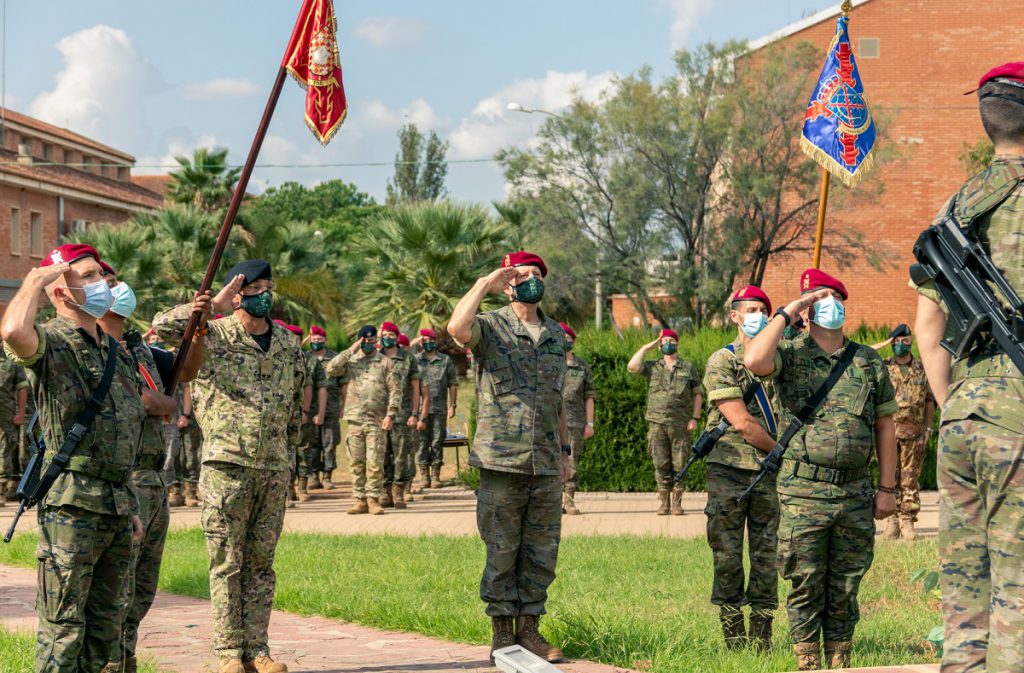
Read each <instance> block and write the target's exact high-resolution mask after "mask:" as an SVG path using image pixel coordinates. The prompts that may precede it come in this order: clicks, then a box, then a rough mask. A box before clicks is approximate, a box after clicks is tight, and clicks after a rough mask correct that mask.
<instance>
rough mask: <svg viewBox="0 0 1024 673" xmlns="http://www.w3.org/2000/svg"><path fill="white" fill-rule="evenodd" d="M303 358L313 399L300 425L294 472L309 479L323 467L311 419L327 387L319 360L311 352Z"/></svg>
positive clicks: (318, 438) (324, 372) (318, 433)
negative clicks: (304, 420)
mask: <svg viewBox="0 0 1024 673" xmlns="http://www.w3.org/2000/svg"><path fill="white" fill-rule="evenodd" d="M303 357H304V358H305V362H306V381H307V382H309V383H311V384H312V386H313V398H312V401H311V402H310V403H309V413H308V414H307V415H306V422H305V423H303V425H302V433H301V437H302V439H301V441H300V443H299V447H298V452H297V454H298V455H297V458H298V461H297V463H296V470H295V471H296V473H297V474H298V475H299V476H300V477H311V476H314V475H316V473H317V472H319V471H320V470H322V469H323V465H321V464H320V456H321V454H322V453H323V451H322V449H321V447H320V427H319V426H317V425H316V424H315V423H313V417H314V416H316V414H317V412H318V411H319V410H320V403H319V400H318V397H319V395H320V391H321V390H323V389H324V388H326V387H327V372H326V371H324V366H323V363H321V362H320V358H318V357H317V356H315V355H313V354H312V353H311V352H309V351H303ZM325 415H326V414H325ZM301 416H302V409H299V417H300V418H299V420H300V421H301V420H302V418H301Z"/></svg>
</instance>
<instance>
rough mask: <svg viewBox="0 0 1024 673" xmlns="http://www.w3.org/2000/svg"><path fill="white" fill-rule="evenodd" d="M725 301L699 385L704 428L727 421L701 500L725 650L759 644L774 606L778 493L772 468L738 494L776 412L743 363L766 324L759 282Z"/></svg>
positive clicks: (769, 443) (769, 387) (768, 390)
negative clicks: (723, 340)
mask: <svg viewBox="0 0 1024 673" xmlns="http://www.w3.org/2000/svg"><path fill="white" fill-rule="evenodd" d="M729 307H730V311H729V318H730V320H731V321H732V323H733V324H734V325H736V328H737V329H736V332H737V333H736V339H735V340H734V341H733V342H732V344H730V345H729V346H728V347H726V348H721V349H719V350H717V351H715V352H714V353H713V354H712V355H711V358H710V359H709V360H708V365H707V368H706V370H705V372H704V389H705V390H706V391H707V395H708V401H709V402H711V408H710V409H709V410H708V424H707V430H708V431H710V430H711V429H713V428H715V427H716V426H717V425H718V424H719V423H720V422H721V421H722V419H723V417H724V418H725V419H726V420H728V422H729V424H730V425H729V429H728V430H726V432H725V434H724V435H722V437H721V438H720V439H719V440H718V443H717V444H715V448H714V449H713V450H712V451H711V453H710V454H709V455H708V457H707V470H708V471H707V479H708V504H707V507H706V508H705V510H704V513H705V514H706V515H707V517H708V524H707V534H708V544H709V545H710V546H711V551H712V553H713V555H714V564H715V575H714V582H713V585H712V589H711V603H712V604H713V605H717V606H718V608H719V619H720V621H721V623H722V633H723V635H724V637H725V644H726V646H727V647H728V648H729V649H736V648H738V647H742V646H743V645H744V644H746V643H747V642H750V643H751V644H753V645H755V646H756V647H758V648H760V649H762V650H767V649H768V648H770V647H771V643H772V621H773V619H774V616H775V610H776V608H778V607H779V589H778V586H779V581H778V575H777V574H776V571H775V555H776V552H777V550H778V537H777V532H778V528H779V497H778V494H777V493H776V491H775V475H769V476H766V477H765V478H764V479H762V480H761V482H760V483H758V485H757V487H756V488H755V489H754V490H753V492H751V494H750V495H749V496H747V497H746V498H745V499H744V500H743V501H742V502H741V501H740V497H741V496H742V495H743V492H744V491H746V489H747V487H748V486H749V485H750V483H751V482H752V481H753V480H754V477H755V476H756V474H757V472H758V470H759V469H760V467H761V464H760V460H761V458H763V457H764V454H765V453H767V452H769V451H771V450H772V449H773V448H774V447H775V435H776V434H777V427H778V423H779V417H778V413H779V412H780V411H781V410H782V401H781V399H780V398H779V391H778V387H777V386H776V385H775V381H774V380H772V379H764V380H761V379H756V378H755V377H754V376H753V375H752V374H751V373H750V372H749V371H747V368H746V367H744V366H743V355H744V352H745V349H746V346H747V344H749V343H750V340H751V339H753V338H754V337H755V336H757V335H758V333H759V332H760V331H761V330H762V329H764V326H765V325H767V324H768V316H770V315H771V312H772V303H771V300H770V299H769V298H768V295H766V294H765V293H764V292H763V291H762V290H761V288H759V287H756V286H754V285H748V286H746V287H743V288H740V289H739V290H737V291H736V292H735V293H734V294H733V296H732V298H731V300H730V305H729ZM755 383H757V385H759V386H760V389H761V391H762V394H760V395H757V396H756V397H755V398H754V399H752V400H751V401H750V403H749V404H744V403H743V395H744V393H745V392H746V391H747V390H749V389H750V387H751V386H752V385H755ZM744 536H745V537H746V539H747V544H748V555H749V558H750V579H749V582H747V581H746V579H745V578H744V572H743V539H744ZM745 605H749V606H750V629H749V631H748V630H747V629H745V627H744V624H743V606H745Z"/></svg>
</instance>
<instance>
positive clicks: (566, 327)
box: [558, 322, 576, 341]
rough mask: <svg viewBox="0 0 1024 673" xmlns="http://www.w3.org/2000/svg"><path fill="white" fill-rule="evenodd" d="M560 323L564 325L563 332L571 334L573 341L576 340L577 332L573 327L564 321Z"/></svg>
mask: <svg viewBox="0 0 1024 673" xmlns="http://www.w3.org/2000/svg"><path fill="white" fill-rule="evenodd" d="M558 324H559V325H561V326H562V331H563V332H565V333H566V334H567V335H569V336H571V337H572V340H573V341H576V332H573V331H572V328H571V327H569V325H567V324H566V323H564V322H560V323H558Z"/></svg>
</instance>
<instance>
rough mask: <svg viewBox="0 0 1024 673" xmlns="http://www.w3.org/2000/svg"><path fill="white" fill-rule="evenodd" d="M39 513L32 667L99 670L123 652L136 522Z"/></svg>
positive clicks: (79, 672) (68, 672) (69, 672)
mask: <svg viewBox="0 0 1024 673" xmlns="http://www.w3.org/2000/svg"><path fill="white" fill-rule="evenodd" d="M38 518H39V546H38V547H37V548H36V557H37V558H38V559H39V568H38V584H37V589H36V611H37V612H38V614H39V630H38V633H37V635H36V665H35V670H36V671H45V672H46V673H51V672H53V673H97V672H98V671H99V670H100V669H102V668H103V667H104V666H106V665H107V662H109V661H114V660H116V659H117V658H118V656H119V647H118V643H119V642H120V640H121V635H122V634H121V611H122V605H123V598H124V586H125V584H126V583H127V582H128V581H129V578H130V575H131V560H132V524H131V519H130V518H129V517H127V516H117V515H110V514H97V513H96V512H90V511H88V510H84V509H80V508H78V507H71V506H67V505H65V506H63V507H45V508H41V509H40V511H39V517H38Z"/></svg>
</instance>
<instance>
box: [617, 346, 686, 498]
mask: <svg viewBox="0 0 1024 673" xmlns="http://www.w3.org/2000/svg"><path fill="white" fill-rule="evenodd" d="M659 347H660V349H661V353H662V356H663V357H662V358H661V359H658V360H648V361H646V362H645V361H644V357H645V356H646V355H647V353H648V352H650V351H652V350H654V349H655V348H659ZM678 350H679V335H677V334H676V333H675V332H674V331H672V330H670V329H665V330H662V331H661V335H660V336H659V337H658V338H657V339H655V340H654V341H652V342H651V343H649V344H645V345H644V346H643V347H641V348H640V350H638V351H637V352H636V353H634V354H633V357H632V358H630V360H629V363H628V364H627V365H626V368H627V369H628V370H629V372H630V373H632V374H639V375H640V376H643V377H644V378H645V379H647V381H648V388H647V414H646V416H645V417H646V418H647V444H648V451H650V454H651V458H652V460H653V461H654V477H655V480H656V481H657V482H658V500H659V503H660V504H659V506H658V514H659V515H666V514H668V513H669V511H670V510H669V496H670V495H671V497H672V506H671V512H672V514H674V515H676V516H682V515H683V488H684V486H683V484H676V483H675V476H676V474H677V473H678V472H679V470H681V469H683V465H685V464H686V461H687V460H688V459H689V457H690V449H691V439H692V435H691V433H693V431H694V430H696V429H697V423H698V421H700V410H701V406H702V405H703V404H704V390H703V388H702V387H701V383H700V375H699V374H698V373H697V368H696V367H694V366H693V365H692V364H690V363H689V362H687V361H686V360H683V359H682V358H680V357H678V356H677V355H676V353H677V352H678ZM673 487H674V490H673Z"/></svg>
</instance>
